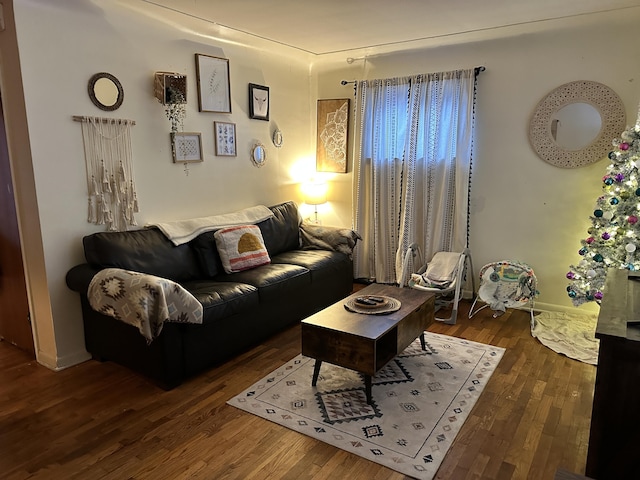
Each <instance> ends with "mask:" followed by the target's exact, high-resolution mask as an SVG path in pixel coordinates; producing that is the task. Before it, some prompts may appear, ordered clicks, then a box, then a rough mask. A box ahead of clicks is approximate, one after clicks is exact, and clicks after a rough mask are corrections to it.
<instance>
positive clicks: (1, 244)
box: [0, 92, 35, 358]
mask: <svg viewBox="0 0 640 480" xmlns="http://www.w3.org/2000/svg"><path fill="white" fill-rule="evenodd" d="M0 340H2V341H6V342H8V343H11V344H12V345H15V346H16V347H18V348H20V349H21V350H24V351H26V352H29V353H30V354H31V355H33V358H35V347H34V342H33V331H32V329H31V320H30V315H29V300H28V297H27V284H26V279H25V274H24V265H23V262H22V249H21V247H20V231H19V229H18V216H17V213H16V203H15V197H14V192H13V182H12V180H11V164H10V162H9V149H8V145H7V135H6V130H5V122H4V110H3V108H2V92H0Z"/></svg>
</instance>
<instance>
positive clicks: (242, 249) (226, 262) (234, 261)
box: [214, 225, 271, 273]
mask: <svg viewBox="0 0 640 480" xmlns="http://www.w3.org/2000/svg"><path fill="white" fill-rule="evenodd" d="M214 238H215V239H216V246H217V247H218V253H219V254H220V260H222V267H223V268H224V271H225V272H227V273H234V272H241V271H243V270H249V269H250V268H254V267H258V266H260V265H266V264H267V263H271V258H269V253H268V252H267V249H266V247H265V246H264V240H263V239H262V233H261V232H260V229H259V228H258V227H257V226H256V225H241V226H237V227H229V228H223V229H222V230H218V231H217V232H216V233H215V234H214Z"/></svg>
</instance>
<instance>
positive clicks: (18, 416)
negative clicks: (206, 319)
mask: <svg viewBox="0 0 640 480" xmlns="http://www.w3.org/2000/svg"><path fill="white" fill-rule="evenodd" d="M468 308H469V304H468V303H464V304H462V305H461V309H460V310H461V311H460V314H459V317H458V323H457V324H456V325H453V326H450V325H445V324H441V323H438V324H436V325H434V326H432V327H431V328H429V330H430V331H433V332H437V333H443V334H447V335H453V336H456V337H461V338H466V339H469V340H474V341H478V342H484V343H489V344H492V345H497V346H501V347H504V348H505V349H506V353H505V355H504V357H503V359H502V361H501V362H500V365H499V366H498V369H497V371H496V372H495V373H494V375H493V377H492V378H491V380H490V381H489V384H488V385H487V388H486V390H485V391H484V392H483V394H482V396H481V397H480V400H479V401H478V403H477V404H476V406H475V407H474V409H473V411H472V414H471V416H470V417H469V419H468V420H467V421H466V423H465V424H464V426H463V428H462V430H461V431H460V433H459V434H458V437H457V438H456V440H455V443H454V445H453V446H452V448H451V449H450V451H449V453H448V455H447V457H446V458H445V460H444V462H443V464H442V465H441V467H440V470H439V472H438V474H437V476H436V478H438V479H454V480H457V479H532V480H545V479H553V478H554V474H555V472H556V470H557V469H558V468H562V469H564V470H566V471H569V472H575V473H584V466H585V461H586V454H587V444H588V439H589V423H590V416H591V404H592V400H593V388H594V381H595V372H596V368H595V367H594V366H592V365H587V364H583V363H580V362H578V361H575V360H571V359H569V358H566V357H564V356H561V355H558V354H556V353H554V352H553V351H551V350H549V349H547V348H546V347H544V346H542V345H541V344H540V343H539V342H538V341H537V340H536V339H534V338H533V337H531V334H530V331H529V314H528V312H523V311H509V312H507V314H505V315H503V316H502V317H499V318H492V316H491V311H490V310H489V309H485V310H483V311H482V312H481V313H480V314H478V315H476V316H475V317H474V318H472V319H471V320H469V319H468V318H467V312H468ZM299 352H300V326H299V325H297V326H294V327H292V328H290V329H288V330H286V331H284V332H282V333H280V334H279V335H277V336H275V337H273V338H271V339H270V340H269V341H267V342H265V343H264V344H262V345H260V346H257V347H255V348H254V349H252V350H251V351H248V352H246V353H244V354H243V355H241V356H239V357H237V358H235V359H233V360H231V361H229V362H227V363H225V364H224V365H221V366H219V367H217V368H214V369H211V370H209V371H207V372H204V373H203V374H201V375H199V376H198V377H196V378H193V379H191V380H189V381H187V382H186V383H184V384H183V385H181V386H180V387H178V388H176V389H174V390H172V391H169V392H166V391H163V390H160V389H159V388H157V387H156V386H154V385H153V384H151V383H149V382H147V381H146V380H145V379H143V378H142V377H139V376H137V375H136V374H134V373H131V372H130V371H128V370H126V369H124V368H122V367H119V366H118V365H115V364H113V363H110V362H106V363H98V362H96V361H88V362H85V363H83V364H81V365H77V366H74V367H72V368H68V369H66V370H63V371H60V372H52V371H50V370H48V369H47V368H45V367H43V366H40V365H38V364H37V363H36V362H35V361H30V360H29V356H28V354H26V353H23V352H21V351H20V350H18V349H16V348H15V347H13V346H11V345H8V344H6V343H4V342H0V477H1V478H3V479H5V480H19V479H47V480H70V479H82V480H84V479H91V480H107V479H118V480H120V479H131V478H135V479H163V480H164V479H170V480H174V479H207V480H210V479H216V480H217V479H243V480H244V479H254V478H255V479H265V478H274V479H291V480H300V479H310V480H311V479H313V480H320V479H347V478H348V479H353V480H358V479H361V480H371V479H376V480H384V479H386V480H392V479H393V480H399V479H404V478H407V477H405V476H404V475H401V474H399V473H397V472H394V471H392V470H389V469H387V468H385V467H382V466H379V465H377V464H375V463H371V462H369V461H366V460H364V459H361V458H360V457H357V456H356V455H353V454H350V453H347V452H344V451H341V450H338V449H336V448H334V447H332V446H329V445H326V444H324V443H322V442H319V441H317V440H314V439H312V438H309V437H305V436H303V435H301V434H299V433H296V432H293V431H290V430H288V429H286V428H284V427H281V426H279V425H276V424H273V423H271V422H268V421H266V420H263V419H261V418H258V417H255V416H253V415H251V414H249V413H246V412H243V411H240V410H238V409H236V408H234V407H231V406H228V405H226V401H227V400H228V399H229V398H231V397H233V396H234V395H236V394H237V393H239V392H240V391H242V390H243V389H245V388H246V387H248V386H249V385H251V384H252V383H253V382H255V381H257V380H258V379H260V378H261V377H263V376H264V375H266V374H267V373H269V372H270V371H272V370H274V369H275V368H277V367H279V366H280V365H282V364H283V363H284V362H286V361H288V360H289V359H291V358H292V357H294V356H295V355H297V354H298V353H299Z"/></svg>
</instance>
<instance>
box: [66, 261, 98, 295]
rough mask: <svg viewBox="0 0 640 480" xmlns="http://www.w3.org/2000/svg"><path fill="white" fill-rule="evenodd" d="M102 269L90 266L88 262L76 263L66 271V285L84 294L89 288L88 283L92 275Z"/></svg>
mask: <svg viewBox="0 0 640 480" xmlns="http://www.w3.org/2000/svg"><path fill="white" fill-rule="evenodd" d="M100 270H102V269H101V268H99V267H92V266H91V265H89V264H88V263H83V264H81V265H76V266H75V267H73V268H72V269H71V270H69V271H68V272H67V276H66V281H67V287H69V288H70V289H71V290H73V291H74V292H78V293H82V294H85V295H86V293H87V291H88V290H89V284H90V283H91V280H92V279H93V277H94V275H95V274H96V273H98V272H99V271H100Z"/></svg>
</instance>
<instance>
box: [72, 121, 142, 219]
mask: <svg viewBox="0 0 640 480" xmlns="http://www.w3.org/2000/svg"><path fill="white" fill-rule="evenodd" d="M74 120H76V121H80V122H81V123H82V139H83V141H84V157H85V163H86V169H87V193H88V215H87V221H88V222H89V223H93V224H95V225H106V227H107V230H109V231H122V230H126V229H127V227H129V226H134V225H137V223H136V220H135V217H134V214H135V213H137V212H138V197H137V194H136V187H135V180H134V176H133V161H132V155H131V126H132V125H135V122H133V121H132V120H121V119H115V118H97V117H74Z"/></svg>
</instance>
